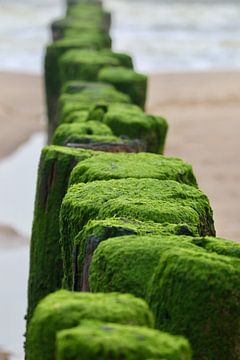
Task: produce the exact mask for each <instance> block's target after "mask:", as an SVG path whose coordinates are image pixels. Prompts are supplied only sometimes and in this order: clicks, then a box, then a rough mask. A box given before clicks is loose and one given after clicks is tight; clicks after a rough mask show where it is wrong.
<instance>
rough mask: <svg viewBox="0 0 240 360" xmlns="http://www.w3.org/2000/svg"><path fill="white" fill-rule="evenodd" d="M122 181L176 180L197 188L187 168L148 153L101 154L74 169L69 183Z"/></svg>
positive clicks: (189, 166) (184, 163) (187, 166)
mask: <svg viewBox="0 0 240 360" xmlns="http://www.w3.org/2000/svg"><path fill="white" fill-rule="evenodd" d="M88 123H89V122H87V124H88ZM121 178H152V179H159V180H176V181H178V182H180V183H185V184H188V185H193V186H197V183H196V179H195V176H194V174H193V171H192V166H191V165H190V164H187V163H186V162H184V161H183V160H180V159H177V158H171V157H164V156H161V155H155V154H147V153H139V154H125V153H124V154H123V153H119V154H109V153H104V154H99V155H98V156H97V157H93V158H89V159H86V160H85V161H83V162H81V163H79V164H78V165H77V166H76V167H75V168H74V169H73V172H72V174H71V179H70V183H71V184H75V183H79V182H89V181H95V180H110V179H121Z"/></svg>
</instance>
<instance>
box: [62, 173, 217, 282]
mask: <svg viewBox="0 0 240 360" xmlns="http://www.w3.org/2000/svg"><path fill="white" fill-rule="evenodd" d="M113 216H115V217H126V218H129V219H137V220H140V221H153V222H156V223H171V224H182V223H185V224H188V225H190V226H191V227H195V228H197V229H198V233H199V234H200V235H203V236H204V235H215V230H214V225H213V219H212V210H211V208H210V205H209V201H208V199H207V197H206V196H205V195H204V194H203V193H202V192H201V191H200V190H198V189H195V188H194V187H192V186H188V185H185V184H179V183H177V182H175V181H170V180H169V181H160V180H155V179H132V178H129V179H120V180H108V181H95V182H92V183H88V184H78V185H73V186H72V187H71V188H70V189H69V191H68V193H67V195H66V197H65V198H64V201H63V204H62V211H61V221H60V222H61V243H62V247H63V254H64V267H65V280H66V286H70V285H69V283H70V284H71V281H72V269H71V258H72V251H73V242H74V238H75V236H76V235H77V233H78V232H79V231H80V230H81V229H82V227H83V226H84V225H85V224H86V223H87V222H88V221H89V220H90V219H106V218H109V217H113ZM67 284H68V285H67Z"/></svg>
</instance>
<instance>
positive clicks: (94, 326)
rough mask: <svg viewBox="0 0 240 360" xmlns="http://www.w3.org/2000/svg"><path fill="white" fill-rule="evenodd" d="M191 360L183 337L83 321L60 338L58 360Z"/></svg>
mask: <svg viewBox="0 0 240 360" xmlns="http://www.w3.org/2000/svg"><path fill="white" fill-rule="evenodd" d="M150 357H154V358H155V359H159V360H163V359H168V360H190V359H191V349H190V346H189V343H188V341H187V340H186V339H184V338H183V337H177V336H172V335H170V334H167V333H163V332H160V331H157V330H153V329H148V328H146V327H139V326H130V325H122V324H113V323H99V322H94V321H84V322H83V323H82V324H81V326H79V327H76V328H74V329H69V330H63V331H60V332H59V333H58V335H57V360H69V359H84V360H90V359H91V360H109V359H111V360H120V359H125V360H146V359H147V358H150Z"/></svg>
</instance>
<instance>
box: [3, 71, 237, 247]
mask: <svg viewBox="0 0 240 360" xmlns="http://www.w3.org/2000/svg"><path fill="white" fill-rule="evenodd" d="M0 82H1V87H0V119H1V132H0V158H1V157H4V156H6V155H7V154H9V153H11V152H12V151H13V150H14V149H15V148H16V147H17V146H18V145H20V144H21V143H23V142H24V141H26V139H28V138H29V136H30V135H31V134H33V133H35V132H36V131H39V130H41V129H43V128H44V121H43V119H44V98H43V91H42V80H41V78H40V77H39V76H34V75H25V74H11V73H0ZM239 88H240V72H239V73H237V72H232V73H231V72H229V73H228V72H225V73H186V74H165V75H154V76H150V81H149V96H148V112H152V113H154V114H160V115H163V116H165V117H166V118H167V119H168V121H169V125H170V129H169V134H168V139H167V147H166V155H174V156H178V157H181V158H183V159H185V160H187V161H189V162H190V163H192V165H193V168H194V170H195V173H196V175H197V179H198V182H199V186H200V187H201V188H202V189H203V190H204V191H205V192H206V194H207V195H208V196H209V198H210V201H211V204H212V207H213V209H214V214H215V222H216V228H217V233H218V235H219V236H223V237H226V238H229V239H234V240H239V241H240V226H239V224H240V201H239V199H240V188H239V185H238V183H239V180H240V146H239V139H238V138H239V134H240V121H239V119H240V93H239ZM3 225H4V224H3ZM1 234H3V232H2V231H1V228H0V238H2V235H1ZM14 237H15V239H16V236H15V235H14Z"/></svg>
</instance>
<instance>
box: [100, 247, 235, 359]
mask: <svg viewBox="0 0 240 360" xmlns="http://www.w3.org/2000/svg"><path fill="white" fill-rule="evenodd" d="M106 243H107V242H106ZM101 245H102V244H101ZM150 289H151V291H150V296H149V299H148V300H149V303H150V305H151V308H152V309H153V311H154V314H155V316H156V319H157V327H158V328H159V329H161V330H164V331H169V332H171V333H173V334H181V335H184V336H186V337H187V338H188V339H189V340H190V343H191V345H192V348H193V359H208V360H215V359H228V360H237V359H239V357H240V349H239V321H240V308H239V303H240V262H239V260H236V259H233V258H230V257H227V256H220V255H216V254H207V253H206V252H202V251H201V252H199V251H198V252H195V251H194V252H193V251H189V250H186V249H185V250H183V249H178V250H176V249H172V250H169V251H167V252H165V253H164V254H163V255H162V256H161V261H160V262H159V265H158V268H157V270H156V272H155V276H154V277H153V279H152V282H151V285H150Z"/></svg>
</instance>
